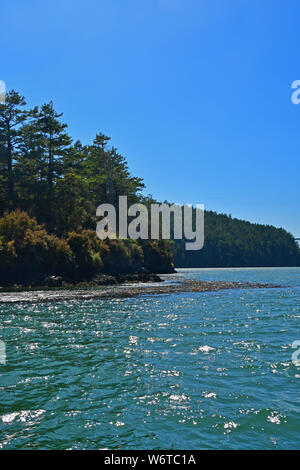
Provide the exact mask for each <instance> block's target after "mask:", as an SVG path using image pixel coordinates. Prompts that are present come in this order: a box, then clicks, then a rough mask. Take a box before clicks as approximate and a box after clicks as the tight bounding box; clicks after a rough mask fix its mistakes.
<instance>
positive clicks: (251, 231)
mask: <svg viewBox="0 0 300 470" xmlns="http://www.w3.org/2000/svg"><path fill="white" fill-rule="evenodd" d="M175 265H176V266H178V267H187V268H188V267H189V268H196V267H251V266H252V267H255V266H256V267H262V266H300V249H299V247H298V245H297V243H296V241H295V240H294V238H293V236H292V235H291V234H290V233H288V232H287V231H286V230H284V229H282V228H275V227H272V226H270V225H261V224H253V223H250V222H246V221H244V220H239V219H235V218H232V217H231V216H228V215H226V214H216V213H215V212H212V211H205V243H204V247H203V249H202V250H199V251H194V252H193V251H186V250H185V249H184V242H183V241H182V240H176V250H175Z"/></svg>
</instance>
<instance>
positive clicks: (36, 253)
mask: <svg viewBox="0 0 300 470" xmlns="http://www.w3.org/2000/svg"><path fill="white" fill-rule="evenodd" d="M0 240H1V241H0V261H1V262H0V280H1V282H2V283H11V282H13V283H20V282H21V283H24V284H26V283H31V282H37V281H40V280H42V279H43V277H45V276H47V275H51V274H56V275H66V274H69V273H70V272H71V271H72V269H73V265H74V256H73V253H72V251H71V249H70V247H69V245H68V244H67V242H66V241H64V240H60V239H59V238H57V237H55V236H54V235H49V234H48V233H47V232H46V230H45V229H44V228H43V227H42V226H40V225H38V223H37V222H36V220H35V219H32V218H30V217H29V216H28V214H26V213H25V212H21V211H14V212H11V213H9V214H5V215H4V217H2V218H1V219H0Z"/></svg>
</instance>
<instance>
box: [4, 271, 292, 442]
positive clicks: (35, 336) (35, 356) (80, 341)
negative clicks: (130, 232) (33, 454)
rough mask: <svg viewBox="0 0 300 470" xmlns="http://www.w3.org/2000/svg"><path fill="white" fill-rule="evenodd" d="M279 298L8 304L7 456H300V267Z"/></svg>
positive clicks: (222, 274) (275, 276)
mask: <svg viewBox="0 0 300 470" xmlns="http://www.w3.org/2000/svg"><path fill="white" fill-rule="evenodd" d="M181 272H184V273H185V275H186V276H188V277H192V278H195V279H206V280H233V281H236V280H238V281H251V282H273V283H280V284H281V285H282V286H288V287H283V288H281V289H258V290H255V289H248V290H229V291H219V292H207V293H184V294H174V295H162V296H147V297H140V298H136V299H135V298H131V299H115V300H110V301H108V300H105V301H104V300H97V301H81V302H61V303H48V304H46V303H45V304H11V305H1V306H0V327H1V329H0V340H2V341H4V342H5V344H6V353H7V362H6V364H5V365H1V364H0V446H1V448H2V449H104V448H108V449H166V448H167V449H297V448H299V447H300V431H299V427H300V367H297V366H296V365H295V364H294V363H293V362H292V353H293V352H295V349H293V348H292V343H293V341H295V340H300V331H299V324H300V322H299V320H300V269H298V268H291V269H206V270H181Z"/></svg>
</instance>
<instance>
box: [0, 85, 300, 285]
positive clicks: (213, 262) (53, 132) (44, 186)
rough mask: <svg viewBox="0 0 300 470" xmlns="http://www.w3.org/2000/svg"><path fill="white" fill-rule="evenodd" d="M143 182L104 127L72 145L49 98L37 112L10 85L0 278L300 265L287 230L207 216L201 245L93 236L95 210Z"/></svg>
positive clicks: (131, 194)
mask: <svg viewBox="0 0 300 470" xmlns="http://www.w3.org/2000/svg"><path fill="white" fill-rule="evenodd" d="M143 190H144V183H143V179H142V178H139V177H136V176H133V175H132V174H131V173H130V171H129V168H128V164H127V161H126V159H125V158H124V157H123V156H122V155H121V154H120V153H119V151H118V150H117V149H116V148H115V147H114V146H111V145H110V138H109V137H108V136H106V135H104V134H102V133H101V132H99V133H98V134H97V135H96V136H95V139H94V141H93V142H92V143H91V144H90V145H82V144H81V142H80V141H75V142H73V140H72V138H71V137H70V136H69V134H68V132H67V125H66V124H65V123H64V122H63V121H62V114H60V113H58V112H57V111H56V110H55V109H54V106H53V103H52V102H50V103H46V104H44V105H42V106H40V107H33V108H31V109H29V108H28V106H27V105H26V102H25V99H24V97H22V96H21V95H20V94H19V93H17V92H16V91H14V90H12V91H10V92H9V93H7V95H6V101H5V103H4V104H0V282H1V284H5V283H6V284H12V283H34V282H40V281H41V280H42V279H43V277H44V276H47V275H48V276H49V275H60V276H64V278H66V279H68V280H71V281H77V280H81V279H90V278H93V276H95V275H96V274H97V273H122V272H123V273H128V272H136V271H139V270H142V269H145V270H149V271H152V272H172V270H173V264H172V260H173V258H174V259H175V263H176V265H177V266H185V267H198V266H199V267H206V266H207V267H208V266H209V267H214V266H215V267H219V266H293V265H300V255H299V248H298V246H297V245H296V243H295V241H294V240H293V237H292V236H291V235H290V234H288V233H287V232H286V231H285V230H283V229H276V228H274V227H270V226H262V225H256V224H250V223H249V222H244V221H240V220H237V219H232V218H231V217H229V216H226V215H222V214H216V213H214V212H206V213H205V244H204V248H203V249H202V250H200V251H185V250H184V241H176V242H175V243H172V242H170V241H167V240H156V241H145V240H144V241H142V240H138V241H135V240H129V239H128V240H105V241H100V240H99V239H97V237H96V233H95V228H96V217H95V214H96V207H97V206H98V205H99V204H101V203H104V202H109V203H112V204H114V205H115V207H116V208H117V207H118V200H119V196H121V195H127V197H128V205H131V204H133V203H135V202H142V203H144V204H146V205H147V206H149V205H150V204H151V203H152V202H156V201H154V199H153V198H152V197H151V196H148V197H145V196H144V195H142V191H143Z"/></svg>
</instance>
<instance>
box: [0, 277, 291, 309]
mask: <svg viewBox="0 0 300 470" xmlns="http://www.w3.org/2000/svg"><path fill="white" fill-rule="evenodd" d="M160 280H161V281H162V280H165V281H168V278H167V277H165V278H164V277H163V279H160ZM281 287H282V286H280V285H275V284H262V283H250V282H228V281H196V280H192V279H184V278H181V279H178V280H175V281H174V282H171V283H168V282H166V283H163V284H162V283H158V282H157V281H155V282H154V283H153V284H152V285H151V286H149V285H148V286H147V285H146V286H145V285H134V284H131V285H128V283H126V284H124V285H108V286H101V287H100V286H98V287H86V288H83V287H81V288H78V287H76V286H73V287H72V288H71V289H70V288H66V287H62V288H55V289H54V288H51V289H49V290H45V289H43V290H37V289H31V290H26V291H22V290H11V291H5V292H2V293H1V295H0V304H9V303H20V302H21V303H41V302H61V301H71V300H93V299H111V298H113V299H123V298H131V297H140V296H144V295H164V294H177V293H183V292H213V291H220V290H228V289H272V288H273V289H274V288H281Z"/></svg>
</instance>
